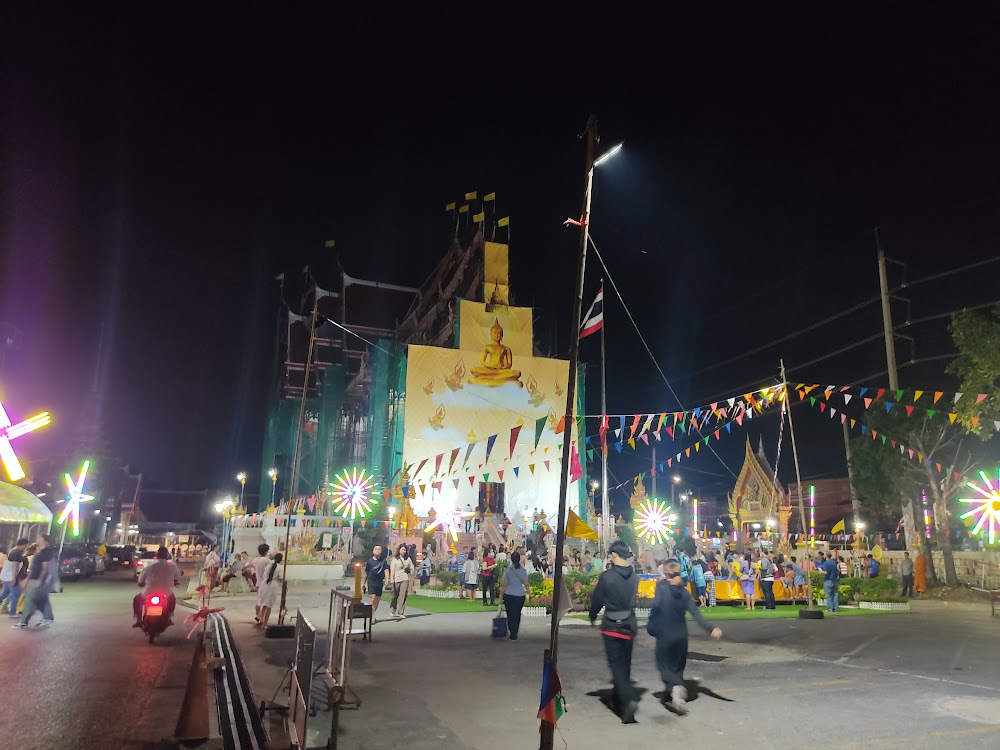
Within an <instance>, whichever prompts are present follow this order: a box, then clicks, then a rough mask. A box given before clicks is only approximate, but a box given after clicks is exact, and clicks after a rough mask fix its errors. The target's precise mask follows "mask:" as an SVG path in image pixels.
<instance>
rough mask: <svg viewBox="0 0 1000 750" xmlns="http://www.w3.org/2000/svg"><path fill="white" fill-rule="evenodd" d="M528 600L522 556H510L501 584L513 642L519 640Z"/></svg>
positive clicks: (526, 576) (502, 599)
mask: <svg viewBox="0 0 1000 750" xmlns="http://www.w3.org/2000/svg"><path fill="white" fill-rule="evenodd" d="M527 598H528V571H527V570H525V569H524V567H523V566H522V565H521V554H520V553H519V552H515V553H513V554H512V555H511V556H510V565H508V566H507V568H506V570H504V572H503V581H501V583H500V599H501V601H503V606H504V609H505V610H507V633H508V635H509V637H510V639H511V640H512V641H516V640H517V635H518V633H519V632H520V631H521V610H522V609H524V602H525V600H527Z"/></svg>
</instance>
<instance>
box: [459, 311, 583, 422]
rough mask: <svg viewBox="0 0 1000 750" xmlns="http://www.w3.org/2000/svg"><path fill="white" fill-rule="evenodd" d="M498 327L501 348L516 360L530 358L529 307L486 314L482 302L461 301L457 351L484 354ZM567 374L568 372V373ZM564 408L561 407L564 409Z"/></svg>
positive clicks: (531, 339) (531, 337)
mask: <svg viewBox="0 0 1000 750" xmlns="http://www.w3.org/2000/svg"><path fill="white" fill-rule="evenodd" d="M494 323H498V324H499V325H500V328H501V329H503V345H504V346H506V347H508V348H509V349H510V351H511V354H513V355H514V356H515V357H518V356H520V357H530V356H531V355H532V352H533V349H532V341H533V334H532V330H533V328H532V324H531V308H530V307H503V306H501V305H495V306H494V308H493V310H492V311H487V309H486V305H485V304H483V303H482V302H472V301H470V300H467V299H463V300H462V301H461V305H460V306H459V317H458V348H459V349H464V350H466V351H470V352H483V351H485V347H487V346H488V345H490V344H492V343H493V336H494V335H495V332H496V331H495V329H494V326H493V324H494ZM567 372H568V371H567ZM565 408H566V407H565V406H564V407H563V409H565Z"/></svg>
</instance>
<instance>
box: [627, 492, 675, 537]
mask: <svg viewBox="0 0 1000 750" xmlns="http://www.w3.org/2000/svg"><path fill="white" fill-rule="evenodd" d="M633 520H634V521H635V530H636V533H637V534H638V535H639V536H641V537H642V538H643V539H645V540H646V541H648V542H652V543H653V544H663V543H664V542H665V541H666V540H667V537H668V535H669V534H670V532H671V531H673V521H672V520H671V518H670V506H669V505H667V504H666V503H665V502H663V501H661V500H656V499H653V500H648V499H647V500H644V501H643V502H642V505H640V506H639V509H638V510H636V512H635V516H634V519H633Z"/></svg>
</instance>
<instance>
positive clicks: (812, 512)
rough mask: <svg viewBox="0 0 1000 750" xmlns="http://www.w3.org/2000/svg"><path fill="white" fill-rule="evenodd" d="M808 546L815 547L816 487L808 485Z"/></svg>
mask: <svg viewBox="0 0 1000 750" xmlns="http://www.w3.org/2000/svg"><path fill="white" fill-rule="evenodd" d="M809 546H810V547H815V546H816V486H815V485H812V484H810V485H809Z"/></svg>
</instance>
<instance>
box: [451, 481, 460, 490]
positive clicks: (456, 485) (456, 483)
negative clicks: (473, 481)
mask: <svg viewBox="0 0 1000 750" xmlns="http://www.w3.org/2000/svg"><path fill="white" fill-rule="evenodd" d="M461 481H462V480H461V479H452V480H451V483H452V484H453V485H455V489H456V490H457V489H458V483H459V482H461Z"/></svg>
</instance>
